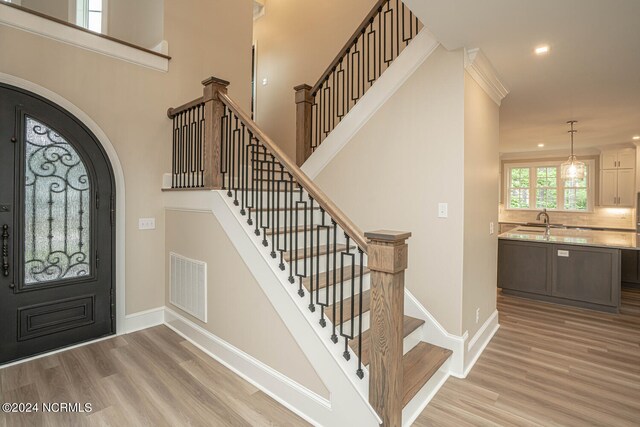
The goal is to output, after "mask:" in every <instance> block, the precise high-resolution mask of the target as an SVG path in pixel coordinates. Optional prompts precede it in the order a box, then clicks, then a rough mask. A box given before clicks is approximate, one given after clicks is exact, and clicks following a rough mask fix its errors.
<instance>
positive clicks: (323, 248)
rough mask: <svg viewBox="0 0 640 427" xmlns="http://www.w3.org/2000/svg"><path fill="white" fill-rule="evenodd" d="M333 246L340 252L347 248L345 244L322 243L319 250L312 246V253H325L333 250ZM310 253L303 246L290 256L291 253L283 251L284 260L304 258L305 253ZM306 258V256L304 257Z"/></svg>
mask: <svg viewBox="0 0 640 427" xmlns="http://www.w3.org/2000/svg"><path fill="white" fill-rule="evenodd" d="M334 246H335V248H336V252H342V251H345V250H346V249H347V246H346V245H329V246H327V245H322V246H320V250H319V251H318V248H314V249H313V254H314V255H326V254H328V253H331V252H333V247H334ZM355 248H356V247H355V246H351V247H350V248H349V249H350V250H354V249H355ZM310 254H311V249H310V248H303V249H298V250H297V251H296V252H294V253H293V257H292V256H291V253H289V252H285V254H284V260H285V261H287V262H289V261H298V260H301V259H305V255H310ZM306 258H308V257H306Z"/></svg>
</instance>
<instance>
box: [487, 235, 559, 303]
mask: <svg viewBox="0 0 640 427" xmlns="http://www.w3.org/2000/svg"><path fill="white" fill-rule="evenodd" d="M552 247H553V245H549V244H547V243H529V242H517V241H513V240H500V241H499V244H498V286H499V287H501V288H502V289H512V290H515V291H521V292H528V293H534V294H541V295H547V294H549V293H550V291H551V271H550V269H549V267H550V266H551V263H550V261H551V249H552Z"/></svg>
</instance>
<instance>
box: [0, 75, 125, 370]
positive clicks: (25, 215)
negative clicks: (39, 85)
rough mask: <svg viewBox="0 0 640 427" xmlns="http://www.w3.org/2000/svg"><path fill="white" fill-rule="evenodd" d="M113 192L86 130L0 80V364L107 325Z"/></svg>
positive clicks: (110, 318)
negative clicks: (0, 263) (0, 251)
mask: <svg viewBox="0 0 640 427" xmlns="http://www.w3.org/2000/svg"><path fill="white" fill-rule="evenodd" d="M114 196H115V195H114V185H113V173H112V169H111V166H110V163H109V161H108V158H107V156H106V154H105V153H104V151H103V150H102V147H101V146H100V144H99V142H98V140H97V139H96V137H95V136H94V135H93V134H92V133H91V131H89V130H88V129H87V128H86V127H85V126H84V125H83V124H82V123H81V122H80V121H79V120H78V119H76V118H75V117H73V116H72V115H71V114H70V113H68V112H67V111H65V110H63V109H62V108H60V107H58V106H56V105H55V104H53V103H51V102H49V101H47V100H45V99H43V98H41V97H39V96H37V95H34V94H32V93H29V92H26V91H24V90H22V89H18V88H15V87H11V86H7V85H2V84H0V235H1V240H0V242H1V243H0V244H1V248H2V265H1V267H0V364H3V363H6V362H10V361H14V360H17V359H21V358H25V357H29V356H33V355H36V354H39V353H44V352H47V351H50V350H54V349H58V348H62V347H66V346H70V345H73V344H77V343H80V342H83V341H88V340H91V339H95V338H99V337H103V336H106V335H110V334H112V333H114V332H115V305H114V304H115V295H114V290H115V288H114V284H113V278H114V251H113V248H114V233H113V230H114V225H113V223H114V217H113V206H115V205H114V203H115V200H114Z"/></svg>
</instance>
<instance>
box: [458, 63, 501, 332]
mask: <svg viewBox="0 0 640 427" xmlns="http://www.w3.org/2000/svg"><path fill="white" fill-rule="evenodd" d="M464 87H465V91H464V264H463V265H464V270H463V289H462V330H463V331H469V336H470V337H473V336H474V335H475V333H476V332H477V331H478V330H479V329H480V327H482V325H483V324H484V322H485V321H486V320H487V319H488V318H489V316H491V315H492V314H493V312H494V311H495V309H496V291H497V268H498V264H497V263H498V232H499V228H498V207H497V206H498V180H499V169H500V160H499V154H498V142H499V126H498V125H499V107H498V105H497V104H496V103H495V102H493V100H492V99H491V98H490V97H489V96H488V95H487V94H486V93H485V92H484V91H483V90H482V88H481V87H480V86H479V85H478V83H476V82H475V80H473V78H471V76H470V75H469V74H468V73H465V76H464ZM489 223H493V224H494V233H493V234H492V235H491V234H489ZM476 310H479V315H478V319H477V321H476Z"/></svg>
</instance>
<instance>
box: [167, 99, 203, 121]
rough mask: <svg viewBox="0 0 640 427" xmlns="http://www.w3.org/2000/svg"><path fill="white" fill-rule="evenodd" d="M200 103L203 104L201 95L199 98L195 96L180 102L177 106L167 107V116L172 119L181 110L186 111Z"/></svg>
mask: <svg viewBox="0 0 640 427" xmlns="http://www.w3.org/2000/svg"><path fill="white" fill-rule="evenodd" d="M201 104H204V96H201V97H200V98H196V99H194V100H193V101H189V102H187V103H186V104H182V105H181V106H179V107H176V108H169V109H168V110H167V117H169V118H170V119H173V118H174V117H175V116H177V115H178V114H180V113H182V112H183V111H187V110H188V109H190V108H193V107H195V106H197V105H201Z"/></svg>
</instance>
